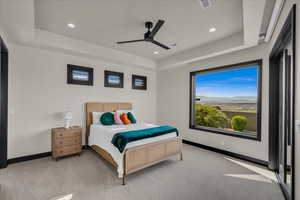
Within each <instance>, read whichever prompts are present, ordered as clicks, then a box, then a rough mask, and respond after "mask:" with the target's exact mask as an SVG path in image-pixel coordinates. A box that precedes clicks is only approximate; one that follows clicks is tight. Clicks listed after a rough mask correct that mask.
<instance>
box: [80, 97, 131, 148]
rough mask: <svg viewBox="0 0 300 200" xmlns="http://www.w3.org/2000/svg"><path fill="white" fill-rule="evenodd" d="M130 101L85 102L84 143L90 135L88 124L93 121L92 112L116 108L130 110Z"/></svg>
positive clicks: (110, 110)
mask: <svg viewBox="0 0 300 200" xmlns="http://www.w3.org/2000/svg"><path fill="white" fill-rule="evenodd" d="M131 109H132V104H131V103H100V102H88V103H86V109H85V110H86V143H88V138H89V136H90V125H91V124H92V123H93V112H113V111H116V110H131Z"/></svg>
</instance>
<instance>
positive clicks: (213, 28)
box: [209, 27, 217, 33]
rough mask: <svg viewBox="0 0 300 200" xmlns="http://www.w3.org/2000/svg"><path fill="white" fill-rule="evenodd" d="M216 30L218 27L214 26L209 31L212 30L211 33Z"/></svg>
mask: <svg viewBox="0 0 300 200" xmlns="http://www.w3.org/2000/svg"><path fill="white" fill-rule="evenodd" d="M216 30H217V29H216V28H215V27H212V28H210V29H209V32H210V33H213V32H216Z"/></svg>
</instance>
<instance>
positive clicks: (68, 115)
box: [64, 111, 72, 120]
mask: <svg viewBox="0 0 300 200" xmlns="http://www.w3.org/2000/svg"><path fill="white" fill-rule="evenodd" d="M71 119H72V112H71V111H65V112H64V120H71Z"/></svg>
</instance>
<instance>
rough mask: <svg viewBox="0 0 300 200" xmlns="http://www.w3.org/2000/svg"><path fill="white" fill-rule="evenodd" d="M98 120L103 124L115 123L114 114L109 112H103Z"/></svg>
mask: <svg viewBox="0 0 300 200" xmlns="http://www.w3.org/2000/svg"><path fill="white" fill-rule="evenodd" d="M100 122H101V124H103V125H105V126H109V125H113V124H114V123H115V119H114V115H113V114H112V113H111V112H106V113H103V114H102V115H101V117H100Z"/></svg>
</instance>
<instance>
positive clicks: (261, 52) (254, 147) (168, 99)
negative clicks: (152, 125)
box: [157, 45, 269, 161]
mask: <svg viewBox="0 0 300 200" xmlns="http://www.w3.org/2000/svg"><path fill="white" fill-rule="evenodd" d="M266 53H267V46H266V45H260V46H258V47H254V48H250V49H245V50H242V51H238V52H234V53H230V54H226V55H222V56H217V57H213V58H209V59H206V60H202V61H199V62H196V63H192V64H189V65H185V66H182V67H178V68H173V69H168V70H163V71H159V73H158V83H157V86H158V94H157V95H158V102H157V105H158V115H157V116H158V122H159V123H160V124H171V125H174V126H176V127H177V128H179V130H180V133H181V134H182V135H183V137H184V139H186V140H189V141H193V142H196V143H200V144H204V145H208V146H212V147H215V148H219V149H223V150H227V151H231V152H235V153H239V154H242V155H247V156H251V157H254V158H257V159H261V160H265V161H267V160H268V100H269V98H268V82H269V79H268V72H269V71H268V57H267V54H266ZM256 59H264V60H263V77H262V80H263V84H262V85H263V86H262V87H263V88H262V129H261V133H262V140H261V142H259V141H253V140H248V139H241V138H237V137H232V136H225V135H220V134H214V133H209V132H204V131H198V130H192V129H189V73H190V72H191V71H196V70H201V69H206V68H214V67H218V66H224V65H229V64H235V63H239V62H246V61H251V60H256ZM222 142H224V145H222Z"/></svg>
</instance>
